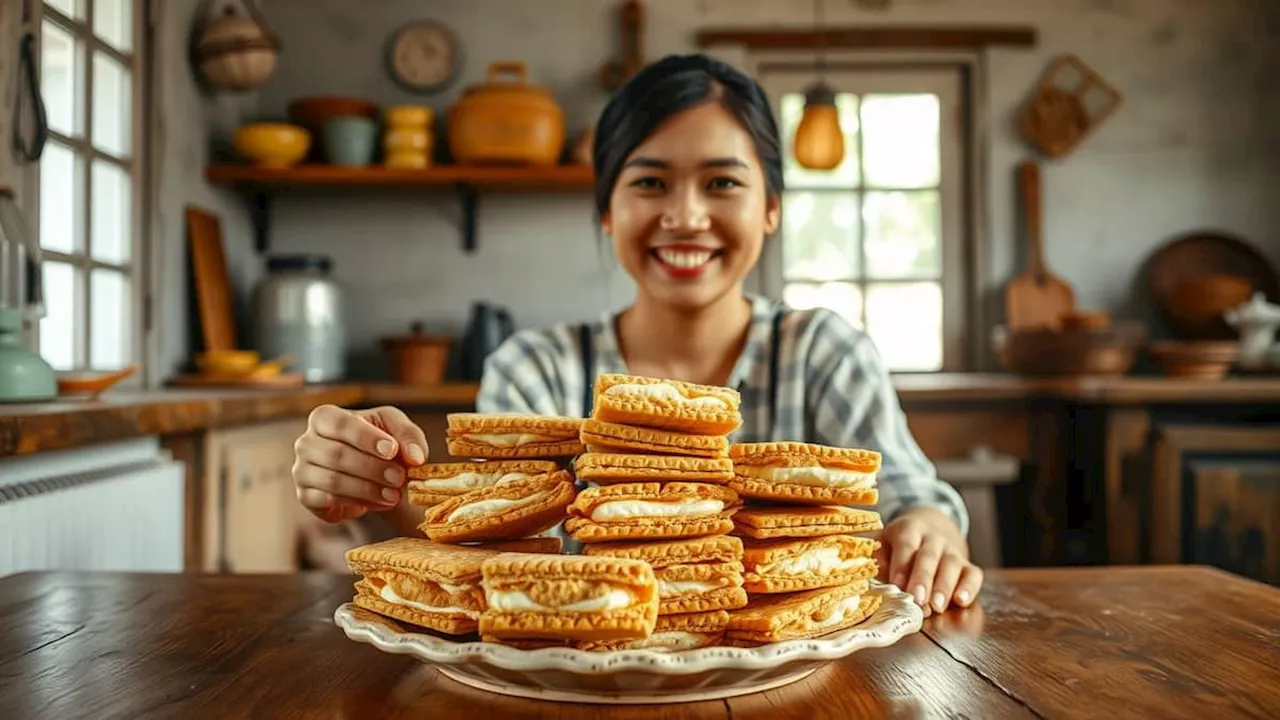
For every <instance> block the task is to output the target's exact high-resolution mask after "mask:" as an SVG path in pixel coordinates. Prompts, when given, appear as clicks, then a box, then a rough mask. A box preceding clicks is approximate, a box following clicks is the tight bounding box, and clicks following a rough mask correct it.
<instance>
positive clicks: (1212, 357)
mask: <svg viewBox="0 0 1280 720" xmlns="http://www.w3.org/2000/svg"><path fill="white" fill-rule="evenodd" d="M1147 351H1148V352H1150V353H1151V356H1152V357H1154V358H1155V360H1156V362H1158V363H1160V366H1161V367H1163V368H1164V372H1165V374H1166V375H1168V376H1170V377H1178V378H1186V379H1188V380H1221V379H1222V378H1224V377H1226V375H1227V371H1228V370H1230V369H1231V366H1232V365H1235V364H1236V361H1237V360H1239V359H1240V343H1238V342H1233V341H1216V342H1215V341H1201V342H1177V341H1169V342H1158V343H1152V344H1151V347H1149V348H1147Z"/></svg>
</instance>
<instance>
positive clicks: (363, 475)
mask: <svg viewBox="0 0 1280 720" xmlns="http://www.w3.org/2000/svg"><path fill="white" fill-rule="evenodd" d="M293 450H294V460H293V483H294V485H295V486H296V491H297V495H298V501H299V502H301V503H302V504H303V505H304V506H305V507H306V508H307V509H308V510H310V511H311V513H312V514H313V515H315V516H316V517H318V518H320V519H321V520H324V521H325V522H331V523H336V522H341V521H343V520H349V519H351V518H358V517H360V516H361V515H364V514H365V513H366V512H368V511H370V510H372V511H374V512H382V511H385V510H391V509H392V508H394V507H396V505H398V504H399V503H400V494H401V490H400V487H401V486H402V485H404V481H405V468H406V466H408V467H412V466H417V465H421V464H422V463H424V462H426V461H427V438H426V435H424V434H423V432H422V428H420V427H418V426H417V425H415V424H413V421H411V420H410V419H409V417H408V416H407V415H405V414H404V413H403V412H401V411H400V410H399V409H397V408H394V407H389V406H383V407H377V408H373V409H372V410H344V409H342V408H339V407H335V406H333V405H321V406H319V407H317V408H316V409H315V410H312V411H311V415H310V417H308V418H307V431H306V432H305V433H303V434H302V436H301V437H299V438H298V440H297V442H295V443H294V444H293Z"/></svg>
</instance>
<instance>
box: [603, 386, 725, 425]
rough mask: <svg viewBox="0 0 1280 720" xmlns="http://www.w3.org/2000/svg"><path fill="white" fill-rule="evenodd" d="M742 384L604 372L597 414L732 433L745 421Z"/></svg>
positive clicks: (634, 422) (624, 420)
mask: <svg viewBox="0 0 1280 720" xmlns="http://www.w3.org/2000/svg"><path fill="white" fill-rule="evenodd" d="M741 402H742V399H741V397H740V396H739V395H738V391H737V390H732V389H730V388H726V387H717V386H713V385H695V384H694V383H688V382H682V381H680V380H666V379H662V378H651V377H641V376H638V375H618V374H613V373H602V374H600V375H598V376H597V377H596V384H595V402H594V405H593V407H594V410H593V411H592V417H594V418H595V419H597V420H603V421H604V422H611V423H618V424H620V425H633V426H636V427H650V428H658V429H661V430H672V431H675V432H685V433H690V434H693V435H727V434H729V433H731V432H733V431H734V430H737V429H738V427H739V426H741V425H742V415H741V414H740V413H739V411H738V408H739V406H740V405H741Z"/></svg>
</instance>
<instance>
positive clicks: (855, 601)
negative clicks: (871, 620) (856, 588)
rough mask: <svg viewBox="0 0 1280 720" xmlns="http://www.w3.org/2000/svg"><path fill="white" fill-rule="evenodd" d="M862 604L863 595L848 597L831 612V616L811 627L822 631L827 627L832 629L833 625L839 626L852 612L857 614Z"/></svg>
mask: <svg viewBox="0 0 1280 720" xmlns="http://www.w3.org/2000/svg"><path fill="white" fill-rule="evenodd" d="M861 604H862V596H861V595H853V596H851V597H847V598H845V599H844V600H841V601H840V604H839V605H837V606H836V609H835V610H832V611H831V614H830V615H828V616H827V618H826V619H825V620H819V621H817V622H815V623H814V624H813V625H811V626H810V627H813V628H816V629H820V628H825V627H831V626H832V625H839V624H840V623H841V622H843V621H844V619H845V616H846V615H848V614H849V613H852V612H857V611H858V606H859V605H861Z"/></svg>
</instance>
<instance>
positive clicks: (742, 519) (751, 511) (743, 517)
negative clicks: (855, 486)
mask: <svg viewBox="0 0 1280 720" xmlns="http://www.w3.org/2000/svg"><path fill="white" fill-rule="evenodd" d="M883 528H884V525H883V523H881V521H880V513H877V512H876V511H874V510H864V509H862V508H851V507H844V506H838V505H774V506H769V507H755V506H747V507H743V508H741V509H739V510H738V512H736V513H734V514H733V534H734V535H737V536H739V537H744V538H756V539H758V540H768V539H771V538H811V537H822V536H824V535H848V534H851V533H864V532H871V531H874V530H880V529H883Z"/></svg>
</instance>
